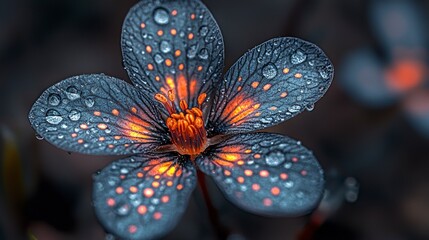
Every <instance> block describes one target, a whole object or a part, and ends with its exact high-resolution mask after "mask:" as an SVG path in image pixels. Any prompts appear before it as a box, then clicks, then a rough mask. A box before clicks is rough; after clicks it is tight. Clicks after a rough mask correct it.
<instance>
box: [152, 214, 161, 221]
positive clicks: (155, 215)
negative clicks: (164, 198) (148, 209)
mask: <svg viewBox="0 0 429 240" xmlns="http://www.w3.org/2000/svg"><path fill="white" fill-rule="evenodd" d="M161 217H162V213H160V212H155V213H154V214H153V218H154V219H155V220H159V219H161Z"/></svg>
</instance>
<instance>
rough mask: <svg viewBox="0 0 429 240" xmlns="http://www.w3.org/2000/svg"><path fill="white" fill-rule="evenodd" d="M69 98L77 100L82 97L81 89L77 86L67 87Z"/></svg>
mask: <svg viewBox="0 0 429 240" xmlns="http://www.w3.org/2000/svg"><path fill="white" fill-rule="evenodd" d="M65 93H66V95H67V98H68V99H70V100H76V99H78V98H80V94H79V91H78V90H77V88H76V87H75V86H70V87H68V88H67V90H66V91H65Z"/></svg>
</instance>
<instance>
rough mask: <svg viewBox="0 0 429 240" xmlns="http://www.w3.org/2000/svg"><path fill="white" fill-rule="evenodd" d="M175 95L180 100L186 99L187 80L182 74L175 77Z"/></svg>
mask: <svg viewBox="0 0 429 240" xmlns="http://www.w3.org/2000/svg"><path fill="white" fill-rule="evenodd" d="M177 95H178V97H179V99H180V100H182V99H186V97H187V95H188V81H186V78H185V76H183V75H180V76H179V78H178V79H177Z"/></svg>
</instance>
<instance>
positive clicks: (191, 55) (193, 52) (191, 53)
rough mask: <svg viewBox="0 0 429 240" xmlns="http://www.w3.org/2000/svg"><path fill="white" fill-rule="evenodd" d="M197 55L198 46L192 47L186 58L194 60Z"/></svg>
mask: <svg viewBox="0 0 429 240" xmlns="http://www.w3.org/2000/svg"><path fill="white" fill-rule="evenodd" d="M196 55H197V46H196V45H192V46H190V47H189V49H188V52H187V54H186V56H187V57H188V58H194V57H195V56H196Z"/></svg>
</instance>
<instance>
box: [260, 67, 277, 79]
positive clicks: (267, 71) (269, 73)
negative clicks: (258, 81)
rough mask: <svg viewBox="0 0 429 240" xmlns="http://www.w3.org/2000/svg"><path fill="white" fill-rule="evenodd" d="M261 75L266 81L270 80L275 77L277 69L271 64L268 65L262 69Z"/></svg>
mask: <svg viewBox="0 0 429 240" xmlns="http://www.w3.org/2000/svg"><path fill="white" fill-rule="evenodd" d="M262 75H264V77H266V78H267V79H272V78H274V77H275V76H277V67H276V66H275V65H274V64H273V63H268V64H267V65H265V66H264V67H263V68H262Z"/></svg>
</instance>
